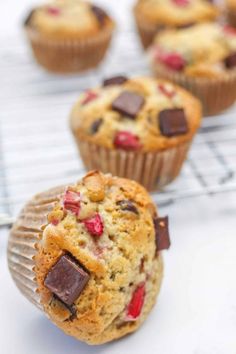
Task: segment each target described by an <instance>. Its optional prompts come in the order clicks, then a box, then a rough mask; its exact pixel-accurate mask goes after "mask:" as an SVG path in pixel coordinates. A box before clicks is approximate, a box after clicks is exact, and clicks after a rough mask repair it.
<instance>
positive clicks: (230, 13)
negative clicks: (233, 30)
mask: <svg viewBox="0 0 236 354" xmlns="http://www.w3.org/2000/svg"><path fill="white" fill-rule="evenodd" d="M226 15H227V20H228V22H229V23H230V24H231V25H232V26H234V27H236V9H229V8H228V9H227V11H226Z"/></svg>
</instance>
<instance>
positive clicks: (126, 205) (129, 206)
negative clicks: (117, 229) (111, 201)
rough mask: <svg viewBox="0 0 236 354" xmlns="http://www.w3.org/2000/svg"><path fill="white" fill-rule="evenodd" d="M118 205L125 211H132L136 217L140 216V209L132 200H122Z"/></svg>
mask: <svg viewBox="0 0 236 354" xmlns="http://www.w3.org/2000/svg"><path fill="white" fill-rule="evenodd" d="M116 204H117V205H119V206H120V208H121V210H123V211H130V212H132V213H134V214H136V215H139V212H138V209H137V208H136V206H135V205H134V203H133V202H132V201H131V200H120V201H119V202H117V203H116Z"/></svg>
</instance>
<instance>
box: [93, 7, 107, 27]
mask: <svg viewBox="0 0 236 354" xmlns="http://www.w3.org/2000/svg"><path fill="white" fill-rule="evenodd" d="M91 10H92V12H93V13H94V15H95V16H96V18H97V20H98V22H99V24H100V25H101V26H103V25H104V22H105V19H106V18H107V14H106V12H105V11H104V10H102V9H101V8H100V7H98V6H95V5H91Z"/></svg>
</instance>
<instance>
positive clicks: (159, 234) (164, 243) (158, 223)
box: [153, 216, 170, 251]
mask: <svg viewBox="0 0 236 354" xmlns="http://www.w3.org/2000/svg"><path fill="white" fill-rule="evenodd" d="M153 222H154V227H155V233H156V247H157V251H162V250H167V249H168V248H170V235H169V220H168V216H166V217H164V218H157V217H156V218H154V219H153Z"/></svg>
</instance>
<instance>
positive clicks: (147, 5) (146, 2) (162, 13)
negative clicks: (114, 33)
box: [134, 0, 219, 48]
mask: <svg viewBox="0 0 236 354" xmlns="http://www.w3.org/2000/svg"><path fill="white" fill-rule="evenodd" d="M218 14H219V10H218V8H217V7H216V5H215V4H214V3H213V2H212V1H209V0H138V1H137V3H136V5H135V8H134V15H135V19H136V24H137V28H138V32H139V34H140V38H141V41H142V44H143V46H144V48H147V47H148V46H149V45H150V44H151V43H152V41H153V39H154V36H155V35H156V33H157V32H159V31H160V30H163V29H164V28H166V27H167V28H168V27H174V28H181V27H189V26H191V25H193V24H195V23H199V22H204V21H211V20H214V19H216V17H217V16H218Z"/></svg>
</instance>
